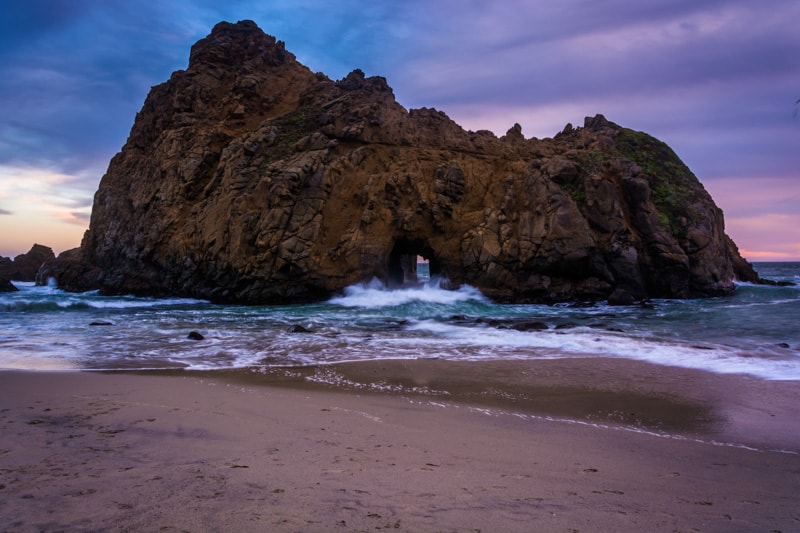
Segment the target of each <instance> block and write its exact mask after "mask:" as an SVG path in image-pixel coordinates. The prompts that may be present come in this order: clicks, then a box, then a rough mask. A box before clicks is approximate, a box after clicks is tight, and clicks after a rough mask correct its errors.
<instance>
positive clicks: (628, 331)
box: [0, 263, 800, 380]
mask: <svg viewBox="0 0 800 533" xmlns="http://www.w3.org/2000/svg"><path fill="white" fill-rule="evenodd" d="M755 266H756V269H757V270H758V272H759V274H760V275H761V276H762V277H764V278H768V279H773V280H776V281H792V282H794V283H797V284H798V285H797V286H794V287H777V286H756V285H749V284H741V285H739V286H738V287H737V290H736V293H735V294H734V295H733V296H730V297H724V298H710V299H702V300H655V301H653V305H652V306H651V307H647V308H645V307H638V306H637V307H611V306H607V305H595V306H591V307H585V306H574V305H555V306H548V305H499V304H496V303H493V302H492V301H490V300H488V299H487V298H485V297H483V296H482V295H481V294H480V293H479V292H478V291H477V290H476V289H474V288H471V287H462V288H461V289H459V290H455V291H453V290H446V289H443V288H442V285H441V283H440V280H436V279H433V280H431V279H425V281H424V283H423V284H422V285H420V286H417V287H412V288H405V289H401V290H387V289H386V288H385V287H383V286H381V285H380V284H379V283H377V282H372V283H367V284H363V285H357V286H352V287H349V288H348V289H347V290H346V291H345V292H344V294H342V295H340V296H338V297H335V298H333V299H331V300H329V301H327V302H321V303H317V304H311V305H291V306H257V307H249V306H233V305H215V304H212V303H209V302H206V301H202V300H192V299H183V298H170V299H152V298H137V297H132V296H123V297H103V296H99V295H98V294H96V293H93V292H90V293H84V294H69V293H65V292H63V291H60V290H59V289H57V288H56V287H54V286H46V287H36V286H34V285H33V284H32V283H17V286H18V287H19V288H20V289H21V290H20V291H19V292H16V293H7V294H0V368H7V369H33V370H36V369H40V370H53V369H83V370H114V369H125V370H132V369H166V368H187V369H228V368H244V367H249V368H259V367H260V368H265V367H274V366H297V365H301V366H303V365H320V364H327V363H334V362H344V361H359V360H375V359H414V358H441V359H448V360H463V361H480V360H502V359H527V360H536V359H553V358H568V357H573V358H574V357H580V358H590V357H618V358H628V359H637V360H644V361H648V362H651V363H655V364H659V365H667V366H679V367H688V368H697V369H704V370H708V371H711V372H717V373H742V374H749V375H752V376H756V377H759V378H763V379H766V380H800V327H799V326H800V263H756V264H755ZM424 269H425V265H420V274H421V278H423V279H424V278H426V276H425V271H424ZM522 322H539V323H543V324H545V325H546V326H547V329H540V330H533V331H518V330H516V329H514V326H515V325H518V324H519V323H522ZM296 326H302V328H305V330H307V331H302V332H298V331H295V330H296V329H297V328H296ZM193 331H195V332H198V333H200V334H201V335H202V336H203V339H202V340H193V339H190V338H189V337H188V335H189V333H190V332H193Z"/></svg>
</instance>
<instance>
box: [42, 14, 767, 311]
mask: <svg viewBox="0 0 800 533" xmlns="http://www.w3.org/2000/svg"><path fill="white" fill-rule="evenodd" d="M62 255H63V256H64V259H63V260H62V259H61V257H59V259H57V260H55V261H53V262H51V263H49V264H48V268H47V269H45V271H44V272H42V273H41V276H40V278H41V279H45V278H46V276H47V275H53V276H55V277H57V278H58V282H59V285H60V286H62V287H64V288H66V289H69V290H85V289H89V288H100V289H101V291H102V292H103V293H106V294H121V293H133V294H139V295H182V296H191V297H199V298H207V299H211V300H214V301H220V302H243V303H251V304H253V303H288V302H302V301H311V300H321V299H324V298H327V297H329V296H331V295H332V294H335V293H337V292H339V291H341V290H342V289H343V288H344V287H347V286H348V285H352V284H354V283H357V282H362V281H368V280H370V279H372V278H373V277H377V278H379V279H382V280H384V281H385V282H387V284H389V285H390V286H396V285H401V284H403V283H411V282H414V281H415V280H416V272H415V264H416V259H417V257H418V256H422V257H425V258H427V259H428V260H429V265H430V272H431V274H432V275H440V276H442V277H445V278H447V279H448V280H449V281H450V283H451V285H452V286H453V287H458V286H459V285H461V284H465V283H466V284H470V285H473V286H475V287H477V288H479V289H480V290H481V291H482V292H483V293H484V294H486V295H488V296H490V297H491V298H493V299H495V300H498V301H507V302H556V301H565V300H579V301H597V300H602V299H606V298H608V296H609V295H611V294H612V293H613V292H614V290H615V289H617V288H619V287H624V288H625V290H626V291H627V292H628V293H629V294H630V295H631V296H632V297H633V298H635V299H641V298H644V297H693V296H708V295H718V294H727V293H730V292H731V291H733V289H734V285H733V279H734V278H736V277H738V278H739V279H742V280H748V281H755V280H757V276H756V274H755V272H754V271H753V270H752V268H751V267H750V265H749V264H747V263H746V262H745V261H744V260H743V259H742V258H741V257H740V256H739V253H738V250H737V249H736V246H735V245H734V244H733V242H732V241H731V240H730V239H729V238H728V237H727V236H726V235H725V233H724V222H723V217H722V212H721V211H720V210H719V209H718V208H717V207H716V205H714V202H713V200H712V199H711V197H710V196H709V195H708V193H707V192H706V191H705V189H704V188H703V187H702V185H701V184H700V183H699V181H698V180H697V178H696V177H695V176H694V175H693V174H692V173H691V171H689V169H688V168H686V166H685V165H683V163H682V162H681V161H680V159H678V157H677V156H676V155H675V154H674V153H673V152H672V150H670V149H669V147H667V146H666V145H665V144H663V143H661V142H660V141H658V140H656V139H654V138H652V137H650V136H648V135H646V134H643V133H640V132H635V131H632V130H628V129H625V128H622V127H620V126H618V125H616V124H613V123H611V122H609V121H607V120H606V119H605V118H604V117H602V116H600V115H597V116H595V117H589V118H587V119H586V121H585V124H584V126H583V127H579V128H572V127H570V128H565V130H564V131H562V132H561V133H559V134H558V135H556V136H555V138H553V139H541V140H539V139H525V138H524V137H523V136H522V133H521V128H520V127H519V126H518V125H515V126H513V127H512V128H511V129H509V131H508V132H507V134H506V135H505V136H503V137H500V138H498V137H496V136H494V135H493V134H492V133H490V132H486V131H479V132H471V131H465V130H463V129H462V128H461V127H460V126H458V125H457V124H456V123H455V122H453V121H452V120H450V118H449V117H447V115H445V114H444V113H442V112H440V111H437V110H434V109H426V108H423V109H412V110H410V111H407V110H406V109H405V108H403V107H402V106H401V105H400V104H398V103H397V102H396V101H395V99H394V95H393V93H392V90H391V88H390V87H389V86H388V84H387V83H386V80H385V79H383V78H380V77H365V76H364V74H363V72H361V71H358V70H356V71H354V72H352V73H350V74H349V75H348V76H347V77H346V78H344V79H343V80H340V81H338V82H336V81H332V80H330V79H328V78H327V77H326V76H324V75H323V74H314V73H312V72H311V71H310V70H309V69H307V68H306V67H305V66H303V65H301V64H300V63H298V62H297V61H296V59H295V57H294V56H293V55H292V54H291V53H289V52H288V51H286V50H285V48H284V45H283V43H282V42H280V41H277V40H276V39H275V38H274V37H271V36H269V35H266V34H264V33H263V32H262V31H261V30H260V29H259V28H258V27H257V26H256V25H255V24H254V23H252V22H250V21H243V22H239V23H237V24H229V23H220V24H218V25H217V26H216V27H215V28H214V30H213V31H212V32H211V34H210V35H209V36H208V37H206V38H205V39H203V40H201V41H199V42H198V43H197V44H195V45H194V46H193V47H192V51H191V55H190V60H189V66H188V68H187V69H186V70H185V71H177V72H175V73H173V75H172V76H171V78H170V79H169V80H168V81H167V82H165V83H162V84H161V85H157V86H155V87H153V88H152V90H151V91H150V94H149V95H148V97H147V99H146V101H145V103H144V106H143V108H142V110H141V112H140V113H139V114H138V115H137V117H136V121H135V123H134V125H133V128H132V130H131V133H130V136H129V138H128V141H127V143H126V144H125V146H124V147H123V148H122V151H121V152H120V153H119V154H117V155H116V156H115V157H114V158H113V159H112V160H111V163H110V165H109V168H108V171H107V173H106V175H105V176H104V177H103V179H102V181H101V183H100V186H99V189H98V191H97V194H96V195H95V203H94V206H93V210H92V219H91V226H90V229H89V231H88V232H87V233H86V235H85V238H84V240H83V243H82V245H81V248H80V249H77V250H75V251H71V252H70V253H69V254H67V253H65V254H62Z"/></svg>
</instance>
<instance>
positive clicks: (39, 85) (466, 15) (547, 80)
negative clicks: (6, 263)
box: [0, 0, 800, 261]
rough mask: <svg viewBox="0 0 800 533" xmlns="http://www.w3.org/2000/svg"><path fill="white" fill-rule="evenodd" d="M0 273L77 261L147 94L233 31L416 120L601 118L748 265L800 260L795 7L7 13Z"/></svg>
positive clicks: (536, 4) (767, 0) (566, 0)
mask: <svg viewBox="0 0 800 533" xmlns="http://www.w3.org/2000/svg"><path fill="white" fill-rule="evenodd" d="M2 5H3V7H2V12H0V13H1V16H0V256H6V257H14V256H16V255H17V254H20V253H23V252H25V251H27V250H28V249H30V247H31V245H32V244H33V243H34V242H36V243H40V244H44V245H47V246H50V247H52V248H53V249H54V250H55V252H56V253H59V252H61V251H64V250H66V249H69V248H73V247H76V246H78V245H79V244H80V240H81V237H82V235H83V232H84V231H85V230H86V229H87V228H88V225H89V215H90V213H91V205H92V198H93V195H94V192H95V191H96V190H97V186H98V184H99V182H100V178H101V177H102V175H103V174H104V172H105V170H106V168H107V166H108V162H109V160H110V159H111V157H112V156H113V155H114V154H115V153H116V152H118V151H119V150H120V148H121V147H122V146H123V145H124V143H125V140H126V138H127V136H128V132H129V131H130V128H131V126H132V125H133V121H134V118H135V115H136V113H137V112H138V111H139V109H140V108H141V106H142V104H143V102H144V99H145V97H146V96H147V93H148V91H149V90H150V87H151V86H153V85H157V84H159V83H161V82H163V81H166V80H167V79H168V78H169V76H170V74H171V73H172V72H173V71H175V70H180V69H185V68H186V66H187V64H188V59H189V50H190V47H191V45H192V44H193V43H195V42H196V41H197V40H199V39H201V38H203V37H205V36H206V35H208V33H209V32H210V31H211V29H212V28H213V26H214V25H215V24H216V23H217V22H219V21H222V20H226V21H229V22H235V21H238V20H243V19H250V20H254V21H255V22H256V23H257V24H258V25H259V26H260V27H261V29H262V30H264V31H265V32H266V33H268V34H270V35H274V36H275V37H276V38H278V39H279V40H282V41H284V42H285V43H286V48H287V50H289V51H290V52H292V53H294V54H295V55H296V56H297V59H298V60H299V61H300V62H301V63H303V64H305V65H306V66H308V67H309V68H310V69H311V70H312V71H314V72H324V73H325V74H327V75H328V76H329V77H330V78H332V79H341V78H343V77H345V76H346V75H347V74H348V72H350V71H352V70H354V69H356V68H359V69H361V70H363V71H364V72H365V73H366V74H367V75H369V76H383V77H385V78H386V79H387V81H388V83H389V85H390V86H391V87H392V88H393V90H394V93H395V96H396V98H397V100H398V102H399V103H400V104H401V105H403V106H404V107H405V108H406V109H411V108H418V107H434V108H436V109H439V110H441V111H444V112H445V113H447V114H448V115H449V116H450V117H451V118H452V119H453V120H455V121H456V122H457V123H459V124H460V125H461V126H463V127H464V128H466V129H469V130H481V129H488V130H491V131H493V132H494V133H495V134H497V135H503V134H505V132H506V131H507V130H508V129H509V128H510V127H511V126H512V125H513V124H514V123H519V124H520V125H521V126H522V131H523V134H524V135H525V136H526V137H529V138H530V137H538V138H543V137H552V136H553V135H555V134H556V133H557V132H559V131H561V130H562V129H563V128H564V126H565V125H566V124H567V123H572V124H573V125H576V126H579V125H582V124H583V119H584V117H586V116H593V115H595V114H598V113H601V114H603V115H605V117H606V118H607V119H609V120H611V121H613V122H616V123H617V124H620V125H621V126H625V127H628V128H632V129H635V130H639V131H645V132H647V133H649V134H651V135H653V136H655V137H657V138H659V139H661V140H662V141H664V142H666V143H667V144H669V145H670V146H671V147H672V148H673V150H675V152H676V153H677V154H678V156H679V157H680V158H681V159H682V160H683V161H684V162H685V163H686V164H687V165H688V166H689V168H691V169H692V171H693V172H694V173H695V174H696V175H697V177H698V178H699V179H700V181H701V182H702V183H703V185H704V186H705V187H706V189H707V190H708V191H709V192H710V193H711V195H712V197H713V198H714V200H715V202H716V203H717V205H718V206H720V207H721V208H722V209H723V211H724V213H725V222H726V231H727V233H728V234H729V235H730V236H731V237H732V238H733V239H734V241H735V242H736V243H737V244H738V246H739V248H740V251H741V252H742V254H743V255H744V256H745V257H746V258H747V259H749V260H751V261H765V260H783V261H799V260H800V103H798V100H799V99H800V31H799V30H798V27H800V26H798V25H800V2H797V0H762V1H758V2H754V1H753V0H704V1H702V2H698V1H697V0H648V1H646V2H643V1H641V0H560V1H558V2H556V1H554V0H527V1H524V0H385V1H381V0H372V1H370V2H366V1H355V0H337V2H331V1H330V0H291V1H289V0H286V1H276V0H238V1H237V0H161V1H159V2H142V1H141V0H136V1H131V0H25V1H24V2H23V1H22V0H18V1H12V0H3V3H2Z"/></svg>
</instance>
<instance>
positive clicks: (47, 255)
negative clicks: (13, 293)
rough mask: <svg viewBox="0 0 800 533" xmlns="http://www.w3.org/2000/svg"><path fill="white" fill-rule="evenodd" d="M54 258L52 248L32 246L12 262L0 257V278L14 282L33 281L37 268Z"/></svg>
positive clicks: (9, 259) (39, 245) (38, 245)
mask: <svg viewBox="0 0 800 533" xmlns="http://www.w3.org/2000/svg"><path fill="white" fill-rule="evenodd" d="M55 257H56V256H55V254H54V253H53V249H52V248H49V247H47V246H42V245H41V244H34V245H33V246H32V247H31V249H30V250H28V251H27V252H26V253H24V254H20V255H18V256H16V257H15V258H14V259H13V260H12V259H11V258H8V257H0V278H6V279H9V280H14V281H35V280H36V273H37V272H38V271H39V268H40V267H41V266H42V265H43V264H44V263H46V262H48V261H51V260H53V259H55Z"/></svg>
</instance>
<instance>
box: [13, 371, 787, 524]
mask: <svg viewBox="0 0 800 533" xmlns="http://www.w3.org/2000/svg"><path fill="white" fill-rule="evenodd" d="M309 376H311V378H312V379H314V381H308V379H306V378H307V377H309ZM799 396H800V393H799V392H798V390H797V386H796V384H795V383H793V382H792V383H781V382H777V383H776V382H766V381H764V380H758V379H756V378H749V377H747V376H738V375H733V376H731V375H717V374H709V373H705V372H701V371H693V370H685V369H676V368H669V367H660V366H655V365H650V364H647V363H636V362H631V361H624V360H613V359H612V360H609V359H600V360H598V359H591V360H589V359H575V360H565V359H560V360H551V361H537V362H533V363H532V362H520V361H510V362H508V361H503V362H491V363H490V362H487V363H477V364H476V363H470V364H464V363H453V362H446V361H441V360H394V361H374V362H371V363H344V364H337V365H328V366H325V367H317V368H304V369H298V368H292V369H281V370H277V369H271V370H270V371H268V372H266V373H261V372H254V371H203V372H198V371H194V372H186V371H169V372H137V373H131V372H113V373H108V372H104V373H98V372H25V371H13V370H7V371H0V429H1V430H2V431H0V462H1V463H2V468H0V485H1V486H2V488H0V495H1V496H2V498H0V530H2V531H52V530H61V529H69V530H82V531H96V530H114V531H130V530H140V529H147V530H163V531H170V530H182V529H183V530H190V531H203V530H236V531H263V530H274V531H331V530H333V531H367V530H369V531H374V530H376V529H391V530H394V531H475V530H481V531H484V532H486V531H507V532H513V531H531V530H546V531H610V530H614V531H641V530H649V531H673V530H676V529H679V530H688V529H693V528H694V529H697V530H700V531H731V530H741V531H750V530H782V531H790V530H793V529H797V528H798V527H800V510H798V508H797V494H800V454H799V452H800V438H798V435H800V431H799V430H798V426H800V416H798V415H799V414H800V402H797V401H796V400H797V399H798V397H799ZM790 400H794V401H793V402H791V401H790ZM631 413H633V414H634V415H635V416H630V417H629V415H630V414H631Z"/></svg>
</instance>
